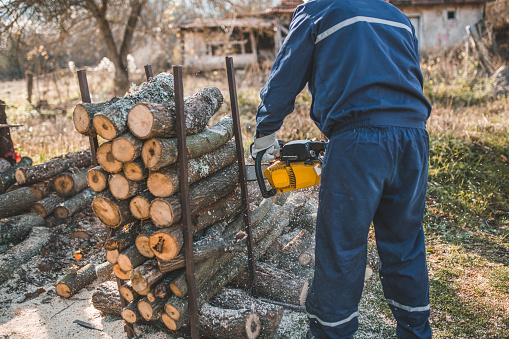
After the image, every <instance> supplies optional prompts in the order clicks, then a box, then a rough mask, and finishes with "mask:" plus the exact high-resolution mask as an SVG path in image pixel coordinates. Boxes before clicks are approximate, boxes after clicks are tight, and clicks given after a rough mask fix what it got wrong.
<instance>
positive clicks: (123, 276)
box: [113, 264, 131, 280]
mask: <svg viewBox="0 0 509 339" xmlns="http://www.w3.org/2000/svg"><path fill="white" fill-rule="evenodd" d="M113 273H115V276H116V277H117V278H119V279H120V280H129V277H130V274H131V271H124V270H123V269H121V268H120V266H119V265H118V264H115V265H113Z"/></svg>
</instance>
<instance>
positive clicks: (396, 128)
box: [252, 0, 431, 339]
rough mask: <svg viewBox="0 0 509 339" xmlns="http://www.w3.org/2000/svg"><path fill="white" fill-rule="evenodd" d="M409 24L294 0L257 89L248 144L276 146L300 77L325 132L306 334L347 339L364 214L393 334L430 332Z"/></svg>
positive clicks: (381, 7)
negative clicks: (271, 62) (251, 138)
mask: <svg viewBox="0 0 509 339" xmlns="http://www.w3.org/2000/svg"><path fill="white" fill-rule="evenodd" d="M422 83H423V79H422V74H421V71H420V66H419V53H418V44H417V38H416V36H415V30H414V28H413V26H412V25H411V23H410V21H409V19H408V18H407V17H406V16H405V15H404V14H403V13H401V12H400V11H399V10H398V9H397V8H396V7H394V6H393V5H391V4H389V3H387V2H385V1H383V0H314V1H309V2H307V3H305V4H303V5H300V6H298V7H297V9H296V10H295V13H294V17H293V19H292V23H291V25H290V30H289V34H288V36H287V37H286V39H285V42H284V43H283V46H282V47H281V51H280V52H279V54H278V55H277V57H276V60H275V62H274V65H273V67H272V70H271V73H270V76H269V79H268V81H267V83H266V85H265V86H264V88H263V89H262V91H261V93H260V96H261V99H262V101H261V104H260V106H259V108H258V113H257V118H256V121H257V135H256V138H255V142H254V146H253V149H252V153H253V155H255V154H256V153H258V152H259V151H261V150H267V153H269V154H274V153H275V152H277V149H278V147H277V142H276V136H275V132H276V131H277V130H279V128H280V127H281V125H282V123H283V120H284V118H285V116H286V115H288V114H290V113H291V112H292V111H293V109H294V102H295V97H296V96H297V95H298V93H300V91H301V90H302V89H303V88H304V86H305V85H306V84H307V86H308V89H309V91H310V92H311V95H312V105H311V111H310V116H311V118H312V119H313V121H314V122H315V123H316V125H317V126H318V127H319V128H320V130H321V131H322V132H323V134H324V135H325V136H326V137H327V138H329V144H328V148H327V151H326V155H325V159H324V165H323V171H322V183H321V188H320V196H319V199H320V202H319V211H318V220H317V229H316V265H315V274H314V279H313V284H312V286H311V288H310V291H309V294H308V298H307V300H306V310H307V312H308V316H309V320H310V332H309V333H308V337H310V338H320V339H321V338H352V337H353V335H354V333H355V332H356V331H357V328H358V304H359V300H360V298H361V294H362V289H363V285H364V272H365V266H366V256H367V254H366V252H367V236H368V232H369V227H370V225H371V222H373V224H374V228H375V233H376V240H377V248H378V252H379V256H380V261H381V267H380V277H381V281H382V285H383V290H384V295H385V297H386V300H387V303H388V304H389V307H390V308H391V310H392V313H393V315H394V317H395V318H396V321H397V329H396V333H397V335H398V337H400V338H430V337H431V329H430V325H429V314H430V306H429V286H428V273H427V267H426V251H425V245H424V233H423V229H422V218H423V214H424V204H425V196H426V185H427V177H428V153H429V140H428V134H427V132H426V129H425V128H426V121H427V119H428V117H429V114H430V112H431V106H430V104H429V102H428V101H427V100H426V98H425V97H424V95H423V93H422Z"/></svg>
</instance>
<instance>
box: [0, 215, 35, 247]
mask: <svg viewBox="0 0 509 339" xmlns="http://www.w3.org/2000/svg"><path fill="white" fill-rule="evenodd" d="M40 226H44V218H42V217H41V216H39V215H37V214H36V213H28V214H22V215H17V216H14V217H10V218H5V219H0V244H9V243H17V242H20V241H22V240H23V239H25V238H26V237H27V235H28V234H29V233H30V230H31V229H32V228H33V227H40Z"/></svg>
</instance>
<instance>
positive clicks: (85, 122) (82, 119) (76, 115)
mask: <svg viewBox="0 0 509 339" xmlns="http://www.w3.org/2000/svg"><path fill="white" fill-rule="evenodd" d="M72 120H73V122H74V128H76V130H77V131H78V132H79V133H81V134H85V133H87V132H88V131H89V129H90V115H89V114H88V111H87V109H86V108H85V106H84V105H83V104H77V105H76V107H74V111H73V113H72Z"/></svg>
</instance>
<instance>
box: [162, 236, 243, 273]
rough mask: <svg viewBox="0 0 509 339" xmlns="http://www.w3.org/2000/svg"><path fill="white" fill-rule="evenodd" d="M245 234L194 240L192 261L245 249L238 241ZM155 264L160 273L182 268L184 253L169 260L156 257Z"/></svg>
mask: <svg viewBox="0 0 509 339" xmlns="http://www.w3.org/2000/svg"><path fill="white" fill-rule="evenodd" d="M246 236H247V235H246V233H244V232H239V233H238V234H235V235H234V236H231V237H229V238H227V239H205V240H202V241H198V242H195V243H194V245H193V256H194V262H195V263H198V262H201V261H204V260H206V259H209V258H211V257H217V256H218V255H220V254H222V253H225V252H234V251H242V250H244V249H245V245H244V246H242V245H241V243H240V242H241V241H243V240H244V239H245V238H246ZM157 264H158V265H159V270H160V271H161V272H162V273H166V272H170V271H174V270H176V269H179V268H183V267H185V266H186V262H185V254H184V253H180V254H179V255H177V256H176V257H175V258H173V259H171V260H160V259H158V260H157Z"/></svg>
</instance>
